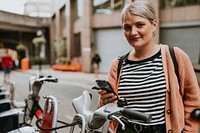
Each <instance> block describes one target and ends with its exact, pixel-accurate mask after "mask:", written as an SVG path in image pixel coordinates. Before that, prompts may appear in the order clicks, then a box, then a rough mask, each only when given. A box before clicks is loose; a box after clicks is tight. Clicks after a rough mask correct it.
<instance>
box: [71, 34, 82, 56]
mask: <svg viewBox="0 0 200 133" xmlns="http://www.w3.org/2000/svg"><path fill="white" fill-rule="evenodd" d="M72 56H73V57H80V56H81V33H77V34H75V35H74V46H72Z"/></svg>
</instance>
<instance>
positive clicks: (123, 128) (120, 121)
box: [110, 115, 125, 130]
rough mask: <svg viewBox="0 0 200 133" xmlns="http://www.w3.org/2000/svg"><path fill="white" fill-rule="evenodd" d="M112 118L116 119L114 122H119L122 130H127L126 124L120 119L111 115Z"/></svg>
mask: <svg viewBox="0 0 200 133" xmlns="http://www.w3.org/2000/svg"><path fill="white" fill-rule="evenodd" d="M110 118H111V119H114V120H117V121H118V122H119V123H120V125H121V126H122V130H125V124H124V123H123V122H122V120H120V119H119V118H118V117H117V116H115V115H111V116H110Z"/></svg>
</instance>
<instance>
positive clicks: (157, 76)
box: [118, 51, 166, 125]
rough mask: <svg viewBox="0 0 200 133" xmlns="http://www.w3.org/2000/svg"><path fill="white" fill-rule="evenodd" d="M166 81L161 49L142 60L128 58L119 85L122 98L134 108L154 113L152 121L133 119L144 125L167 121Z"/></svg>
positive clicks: (128, 106)
mask: <svg viewBox="0 0 200 133" xmlns="http://www.w3.org/2000/svg"><path fill="white" fill-rule="evenodd" d="M165 92H166V81H165V75H164V71H163V65H162V57H161V51H159V52H158V53H156V54H155V55H153V56H152V57H150V58H147V59H144V60H141V61H130V60H128V59H126V60H125V61H124V62H123V64H122V75H121V79H120V84H119V87H118V93H119V96H120V97H121V98H125V99H126V100H127V102H128V105H127V106H126V107H127V108H132V109H133V110H137V111H140V112H143V113H145V114H151V115H152V121H151V122H150V123H145V122H144V121H139V120H133V121H132V122H133V123H139V124H142V125H157V124H164V123H165V117H164V115H165Z"/></svg>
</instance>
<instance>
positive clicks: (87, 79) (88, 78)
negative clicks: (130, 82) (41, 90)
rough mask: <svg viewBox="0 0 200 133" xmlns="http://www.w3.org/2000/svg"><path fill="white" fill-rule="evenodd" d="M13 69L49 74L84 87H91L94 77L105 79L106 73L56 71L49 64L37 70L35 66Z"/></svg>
mask: <svg viewBox="0 0 200 133" xmlns="http://www.w3.org/2000/svg"><path fill="white" fill-rule="evenodd" d="M15 71H20V72H24V73H27V74H30V75H38V74H43V75H51V76H52V77H56V78H58V82H65V83H67V84H71V85H76V86H80V87H82V88H85V89H91V87H92V86H94V85H95V80H96V79H104V80H107V74H105V73H100V74H98V76H97V77H95V75H94V73H85V72H73V71H58V70H53V69H52V68H51V67H49V66H44V67H42V70H41V71H39V69H38V68H37V67H36V68H32V69H29V70H21V69H15Z"/></svg>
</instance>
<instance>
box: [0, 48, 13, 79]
mask: <svg viewBox="0 0 200 133" xmlns="http://www.w3.org/2000/svg"><path fill="white" fill-rule="evenodd" d="M1 65H2V68H3V70H4V83H8V82H9V80H10V73H11V69H12V67H13V60H12V57H11V56H10V55H9V54H8V49H6V50H5V55H3V56H2V58H1Z"/></svg>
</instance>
